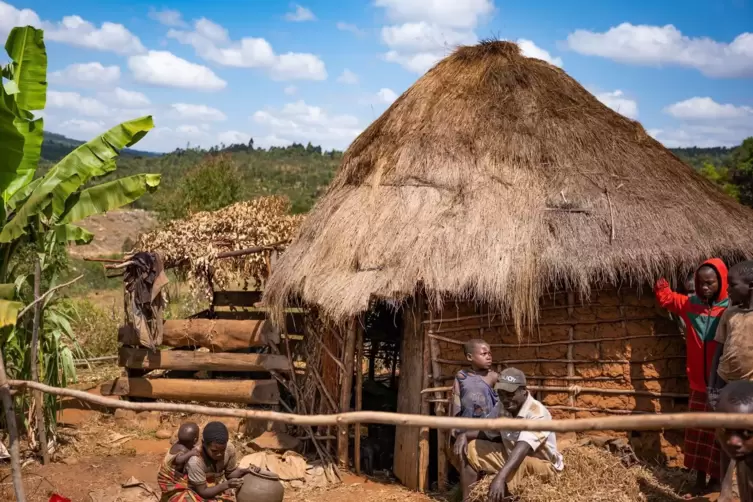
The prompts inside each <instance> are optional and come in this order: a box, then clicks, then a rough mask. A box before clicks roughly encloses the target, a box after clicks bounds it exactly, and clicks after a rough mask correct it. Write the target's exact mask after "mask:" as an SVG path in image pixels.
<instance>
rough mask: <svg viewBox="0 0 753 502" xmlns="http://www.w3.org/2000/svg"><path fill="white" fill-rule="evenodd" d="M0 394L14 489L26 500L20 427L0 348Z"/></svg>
mask: <svg viewBox="0 0 753 502" xmlns="http://www.w3.org/2000/svg"><path fill="white" fill-rule="evenodd" d="M0 395H1V396H2V400H3V410H4V411H5V423H6V426H7V427H8V435H9V436H10V471H11V474H12V475H13V490H14V491H15V492H16V501H17V502H26V495H24V480H23V476H22V475H21V452H20V451H19V448H18V427H17V426H16V412H15V411H14V410H13V398H12V397H11V395H10V387H9V386H8V378H7V377H6V376H5V362H4V360H3V351H2V348H0Z"/></svg>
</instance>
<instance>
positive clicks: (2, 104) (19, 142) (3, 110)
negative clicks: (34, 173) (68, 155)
mask: <svg viewBox="0 0 753 502" xmlns="http://www.w3.org/2000/svg"><path fill="white" fill-rule="evenodd" d="M17 115H18V107H17V106H16V102H15V100H14V99H13V96H11V95H10V94H8V93H7V92H5V87H4V86H3V85H0V138H2V139H0V190H2V191H3V192H5V189H6V188H7V187H9V186H10V184H11V183H12V182H13V180H15V179H16V173H17V170H18V168H19V166H20V165H21V160H22V159H23V158H24V141H25V140H24V135H23V134H21V131H19V130H18V128H17V127H16V125H15V121H16V118H17Z"/></svg>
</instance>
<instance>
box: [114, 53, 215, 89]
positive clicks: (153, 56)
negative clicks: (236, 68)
mask: <svg viewBox="0 0 753 502" xmlns="http://www.w3.org/2000/svg"><path fill="white" fill-rule="evenodd" d="M128 67H129V68H130V70H131V73H132V74H133V77H134V78H135V79H136V80H137V81H139V82H143V83H146V84H152V85H158V86H162V87H177V88H180V89H194V90H199V91H219V90H221V89H224V88H225V87H226V86H227V82H225V81H224V80H222V79H221V78H220V77H218V76H217V75H215V73H214V72H213V71H212V70H210V69H209V68H207V67H206V66H201V65H198V64H195V63H190V62H188V61H186V60H185V59H182V58H179V57H178V56H176V55H175V54H173V53H171V52H167V51H149V52H148V53H147V54H143V55H139V56H131V57H130V58H128Z"/></svg>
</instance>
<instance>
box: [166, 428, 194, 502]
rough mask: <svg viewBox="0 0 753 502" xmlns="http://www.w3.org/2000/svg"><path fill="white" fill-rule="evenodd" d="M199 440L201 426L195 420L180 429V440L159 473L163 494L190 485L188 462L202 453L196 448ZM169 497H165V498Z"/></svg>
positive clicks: (177, 491)
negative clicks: (187, 471)
mask: <svg viewBox="0 0 753 502" xmlns="http://www.w3.org/2000/svg"><path fill="white" fill-rule="evenodd" d="M198 441H199V426H198V425H197V424H195V423H194V422H186V423H184V424H181V425H180V428H179V429H178V441H176V443H175V444H174V445H172V447H170V449H169V450H168V452H167V454H166V455H165V458H164V460H163V461H162V466H161V467H160V470H159V473H158V474H157V483H158V484H159V487H160V490H162V494H163V496H164V495H165V494H168V495H170V494H175V493H179V492H180V491H183V490H186V489H187V487H188V475H187V474H186V464H187V463H188V460H189V459H190V458H191V457H195V456H197V455H200V452H199V450H198V449H197V448H196V443H198ZM168 498H169V496H168V497H165V500H167V499H168Z"/></svg>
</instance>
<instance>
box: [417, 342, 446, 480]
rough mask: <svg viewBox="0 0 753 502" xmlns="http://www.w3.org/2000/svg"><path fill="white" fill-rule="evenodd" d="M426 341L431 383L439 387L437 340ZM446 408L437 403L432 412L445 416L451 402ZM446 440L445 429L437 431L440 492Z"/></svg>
mask: <svg viewBox="0 0 753 502" xmlns="http://www.w3.org/2000/svg"><path fill="white" fill-rule="evenodd" d="M426 342H427V343H428V344H429V351H430V353H431V374H432V385H434V386H435V387H439V386H440V385H442V382H441V381H440V380H439V375H440V372H441V368H440V367H439V363H437V362H436V359H438V358H439V356H440V352H439V342H438V341H437V340H435V339H434V338H431V337H429V336H428V335H427V336H426ZM450 390H452V387H450ZM422 394H423V391H422ZM434 397H435V398H437V399H441V398H442V393H441V392H436V393H435V394H434ZM446 408H447V409H445V406H444V405H443V404H438V403H437V404H436V405H435V406H434V412H435V414H436V415H439V416H446V415H447V414H448V412H449V411H450V409H451V408H452V404H451V403H448V405H447V407H446ZM446 442H447V435H446V434H445V431H437V487H438V488H439V491H440V492H441V491H444V489H445V488H446V487H447V454H446V451H445V447H446V446H447V444H446Z"/></svg>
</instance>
